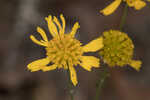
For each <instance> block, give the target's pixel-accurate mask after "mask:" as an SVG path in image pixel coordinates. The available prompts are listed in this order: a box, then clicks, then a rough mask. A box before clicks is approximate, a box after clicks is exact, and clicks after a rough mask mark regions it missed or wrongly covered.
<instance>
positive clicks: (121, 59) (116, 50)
mask: <svg viewBox="0 0 150 100" xmlns="http://www.w3.org/2000/svg"><path fill="white" fill-rule="evenodd" d="M103 44H104V47H103V49H102V50H101V51H100V55H101V56H102V57H103V60H104V62H105V63H107V64H108V65H109V66H110V67H115V66H120V67H122V66H124V65H127V64H129V65H131V67H133V68H134V69H136V70H137V71H139V70H140V67H141V63H142V62H141V61H136V60H132V58H133V49H134V45H133V42H132V40H131V39H130V38H129V37H128V35H127V34H126V33H123V32H120V31H118V30H110V31H105V32H104V33H103Z"/></svg>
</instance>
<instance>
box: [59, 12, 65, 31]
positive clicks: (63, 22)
mask: <svg viewBox="0 0 150 100" xmlns="http://www.w3.org/2000/svg"><path fill="white" fill-rule="evenodd" d="M60 19H61V21H62V33H65V27H66V21H65V18H64V16H63V14H61V15H60Z"/></svg>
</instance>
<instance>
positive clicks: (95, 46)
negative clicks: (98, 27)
mask: <svg viewBox="0 0 150 100" xmlns="http://www.w3.org/2000/svg"><path fill="white" fill-rule="evenodd" d="M103 46H104V45H103V38H102V37H100V38H97V39H95V40H93V41H91V42H90V43H88V44H87V45H85V46H83V51H84V52H95V51H97V50H100V49H101V48H102V47H103Z"/></svg>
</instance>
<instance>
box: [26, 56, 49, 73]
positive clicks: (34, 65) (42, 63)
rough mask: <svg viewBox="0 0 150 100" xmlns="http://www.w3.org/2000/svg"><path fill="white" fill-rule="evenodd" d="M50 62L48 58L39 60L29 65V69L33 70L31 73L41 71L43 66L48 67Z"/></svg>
mask: <svg viewBox="0 0 150 100" xmlns="http://www.w3.org/2000/svg"><path fill="white" fill-rule="evenodd" d="M49 62H50V60H49V59H48V58H44V59H39V60H36V61H33V62H31V63H30V64H28V65H27V68H28V69H29V70H31V72H34V71H38V70H41V69H42V67H43V66H45V65H47V64H48V63H49Z"/></svg>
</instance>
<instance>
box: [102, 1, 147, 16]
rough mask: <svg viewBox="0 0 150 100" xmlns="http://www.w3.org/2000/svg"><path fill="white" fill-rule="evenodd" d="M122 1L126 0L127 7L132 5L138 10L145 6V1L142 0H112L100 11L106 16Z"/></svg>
mask: <svg viewBox="0 0 150 100" xmlns="http://www.w3.org/2000/svg"><path fill="white" fill-rule="evenodd" d="M122 1H124V2H126V3H127V4H128V6H129V7H134V8H135V9H136V10H140V9H142V8H143V7H145V6H146V3H145V2H144V1H143V0H114V1H113V2H112V3H111V4H110V5H108V6H107V7H106V8H104V9H103V10H100V12H101V13H103V14H104V15H106V16H107V15H110V14H112V13H113V12H114V11H115V10H116V9H117V8H118V7H119V5H120V4H121V2H122Z"/></svg>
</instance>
